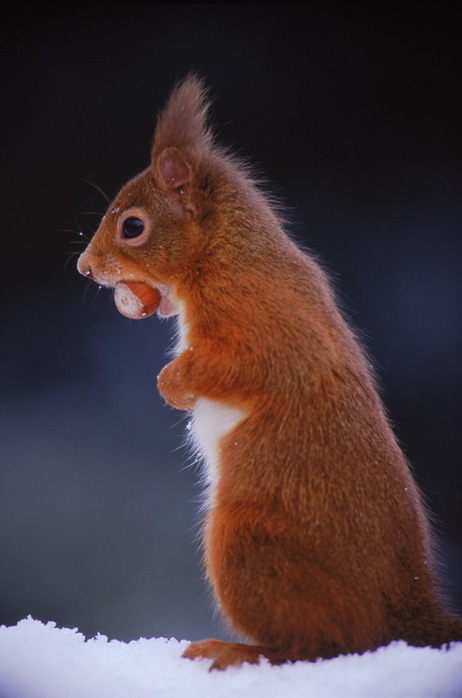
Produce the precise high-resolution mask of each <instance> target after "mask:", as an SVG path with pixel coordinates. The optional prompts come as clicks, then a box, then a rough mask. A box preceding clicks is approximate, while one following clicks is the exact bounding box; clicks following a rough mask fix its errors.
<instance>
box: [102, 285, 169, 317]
mask: <svg viewBox="0 0 462 698" xmlns="http://www.w3.org/2000/svg"><path fill="white" fill-rule="evenodd" d="M114 302H115V305H116V308H117V310H118V311H119V313H121V314H122V315H124V316H125V317H128V318H130V319H131V320H143V319H144V318H146V317H149V316H150V315H153V314H154V313H155V312H156V311H158V312H159V315H162V316H163V317H170V316H171V315H176V314H177V309H176V307H175V304H174V303H173V301H172V299H171V289H170V288H168V287H166V286H165V287H164V286H162V287H161V288H160V289H159V288H157V287H156V286H150V285H149V284H147V283H145V282H144V281H118V282H117V283H116V285H115V287H114Z"/></svg>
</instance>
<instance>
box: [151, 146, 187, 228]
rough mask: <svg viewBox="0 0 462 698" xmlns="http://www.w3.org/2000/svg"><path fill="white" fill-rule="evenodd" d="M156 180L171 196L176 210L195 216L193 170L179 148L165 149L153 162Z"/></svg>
mask: <svg viewBox="0 0 462 698" xmlns="http://www.w3.org/2000/svg"><path fill="white" fill-rule="evenodd" d="M152 169H153V173H154V178H155V179H156V181H157V183H158V184H159V185H160V188H161V189H162V190H163V191H165V192H166V194H167V195H169V198H170V200H171V202H172V204H173V206H174V208H175V209H176V210H177V211H178V212H179V213H182V214H185V213H189V214H190V215H194V206H193V203H192V200H191V199H192V197H191V183H192V170H191V167H190V165H189V164H188V163H187V162H186V160H185V159H184V157H183V154H182V153H181V151H180V150H178V148H173V147H170V148H165V149H164V150H163V151H162V152H161V153H160V155H158V156H157V158H154V160H153V162H152Z"/></svg>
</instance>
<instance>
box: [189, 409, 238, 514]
mask: <svg viewBox="0 0 462 698" xmlns="http://www.w3.org/2000/svg"><path fill="white" fill-rule="evenodd" d="M243 417H244V413H243V412H242V410H238V409H236V408H234V407H229V406H227V405H224V404H222V403H221V402H215V401H214V400H207V399H206V398H199V399H198V400H197V402H196V404H195V406H194V409H193V412H192V420H191V434H192V436H193V439H194V442H195V445H196V448H197V451H198V452H199V453H200V454H201V456H202V458H203V459H204V461H205V466H206V474H205V475H206V477H205V480H206V484H207V485H209V486H210V488H211V492H210V495H211V498H212V501H213V493H214V489H215V487H216V485H217V483H218V480H219V477H220V462H219V461H220V440H221V439H222V438H223V436H226V435H227V434H229V433H230V431H232V429H234V427H236V426H237V424H238V423H239V422H240V421H241V419H242V418H243ZM211 503H212V502H210V500H209V504H211Z"/></svg>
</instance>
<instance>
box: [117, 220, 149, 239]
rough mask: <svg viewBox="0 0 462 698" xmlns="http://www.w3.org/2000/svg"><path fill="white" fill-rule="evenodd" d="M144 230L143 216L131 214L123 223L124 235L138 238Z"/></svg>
mask: <svg viewBox="0 0 462 698" xmlns="http://www.w3.org/2000/svg"><path fill="white" fill-rule="evenodd" d="M143 231H144V222H143V221H142V220H141V218H136V216H130V218H127V220H125V221H124V222H123V224H122V237H124V238H137V237H138V236H139V235H141V233H142V232H143Z"/></svg>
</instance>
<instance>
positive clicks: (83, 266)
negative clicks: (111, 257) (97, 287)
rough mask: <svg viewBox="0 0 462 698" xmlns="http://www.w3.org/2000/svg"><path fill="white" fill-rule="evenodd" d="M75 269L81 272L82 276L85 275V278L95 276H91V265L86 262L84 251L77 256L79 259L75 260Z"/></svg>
mask: <svg viewBox="0 0 462 698" xmlns="http://www.w3.org/2000/svg"><path fill="white" fill-rule="evenodd" d="M77 271H78V272H79V274H82V276H85V277H86V278H87V279H94V278H95V277H94V276H93V272H92V270H91V266H90V265H89V264H88V262H86V261H85V252H84V253H83V254H81V255H80V257H79V260H78V262H77Z"/></svg>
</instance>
